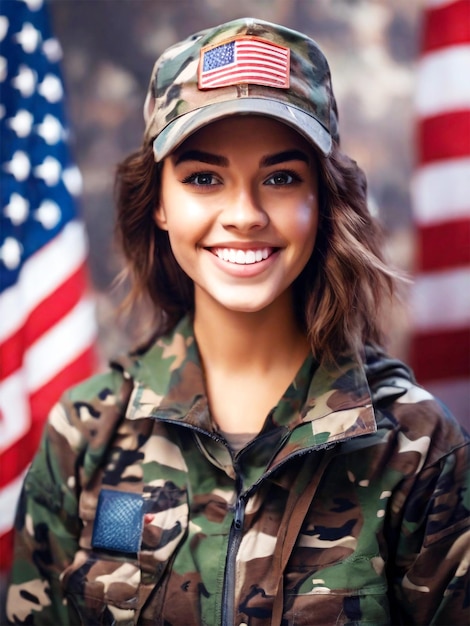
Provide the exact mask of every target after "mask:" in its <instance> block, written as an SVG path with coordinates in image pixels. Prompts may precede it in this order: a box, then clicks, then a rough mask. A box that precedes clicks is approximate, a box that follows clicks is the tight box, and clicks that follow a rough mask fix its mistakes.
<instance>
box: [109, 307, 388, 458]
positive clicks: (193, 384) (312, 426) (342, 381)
mask: <svg viewBox="0 0 470 626" xmlns="http://www.w3.org/2000/svg"><path fill="white" fill-rule="evenodd" d="M119 365H120V366H121V367H122V368H124V371H125V372H127V375H128V376H130V377H132V378H133V379H134V390H133V393H132V395H131V398H130V402H129V407H128V412H127V417H128V419H132V420H136V419H141V418H147V417H153V418H157V419H164V420H170V421H174V422H179V423H184V424H185V425H190V426H193V427H194V428H197V429H199V430H202V431H206V432H213V431H214V426H213V423H212V421H211V418H210V413H209V410H208V404H207V398H206V394H205V389H204V378H203V373H202V368H201V363H200V358H199V353H198V349H197V345H196V342H195V338H194V333H193V327H192V323H191V321H190V320H189V319H188V318H183V319H182V320H181V322H180V323H179V324H178V325H177V326H176V327H175V329H174V330H173V331H172V332H171V333H170V334H168V335H166V336H164V337H161V338H160V339H158V340H157V342H156V343H155V344H154V345H153V346H152V347H151V348H150V349H149V350H148V351H147V352H146V353H144V354H143V355H142V356H139V357H132V358H131V357H128V358H126V359H123V360H120V362H119ZM309 381H310V384H309ZM268 422H270V425H272V426H278V427H281V429H282V430H284V433H285V437H284V439H287V440H288V441H287V443H286V445H285V446H284V448H283V452H282V455H281V456H282V457H283V456H284V455H288V454H291V453H292V452H294V451H298V450H300V449H305V448H310V447H312V446H320V447H323V446H328V445H329V444H331V443H334V442H337V441H341V440H344V439H350V438H352V437H357V436H359V435H365V434H369V433H372V432H375V431H376V421H375V416H374V411H373V407H372V399H371V394H370V390H369V385H368V383H367V378H366V373H365V369H364V366H363V364H362V363H361V362H359V361H355V360H353V359H345V360H344V361H342V362H341V363H340V364H339V365H338V366H337V367H336V368H335V369H334V370H327V369H325V368H323V367H321V366H318V365H317V364H316V363H315V362H314V360H313V358H312V357H309V358H307V360H306V362H305V363H304V364H303V366H302V368H301V369H300V370H299V373H298V374H297V376H296V378H295V380H294V381H293V383H292V384H291V386H290V387H289V389H288V390H287V391H286V393H285V394H284V396H283V397H282V399H281V401H280V402H279V404H278V405H277V407H276V408H275V409H274V410H273V412H272V413H271V415H270V416H269V420H268ZM277 460H281V458H279V459H277Z"/></svg>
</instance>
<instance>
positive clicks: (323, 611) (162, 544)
mask: <svg viewBox="0 0 470 626" xmlns="http://www.w3.org/2000/svg"><path fill="white" fill-rule="evenodd" d="M240 393H243V390H240ZM466 469H467V470H468V444H467V445H466V440H465V435H464V434H463V433H462V432H461V429H460V428H459V426H458V425H457V424H456V422H455V421H454V420H453V419H452V417H451V416H449V415H448V414H447V412H446V410H445V408H443V407H442V406H440V404H439V403H438V402H437V401H436V400H435V399H433V398H432V396H430V395H429V394H428V393H427V392H425V391H424V390H423V389H421V388H420V387H418V386H416V385H415V384H414V383H413V380H412V377H411V375H410V373H409V371H408V370H407V368H406V367H405V366H403V365H402V364H400V363H399V362H397V361H392V360H390V359H387V358H386V357H385V356H384V355H383V354H381V353H380V352H378V351H375V350H372V349H371V350H369V351H368V354H367V360H366V363H365V365H364V364H362V363H357V362H353V361H350V362H349V361H348V362H346V361H345V362H344V363H342V364H341V365H340V366H338V369H337V371H335V372H330V371H326V370H325V369H323V368H322V367H318V366H317V364H316V363H315V362H314V360H313V359H312V358H308V359H307V360H306V362H305V363H304V365H303V366H302V368H301V369H300V371H299V372H298V374H297V376H296V378H295V379H294V381H293V382H292V384H291V385H290V387H289V388H288V389H287V391H286V392H285V394H284V396H283V397H282V398H281V400H280V402H279V404H278V405H277V406H276V407H275V408H274V409H273V411H272V412H271V413H270V414H269V415H268V417H267V418H266V422H265V425H264V428H263V430H262V431H261V433H260V434H259V435H258V436H257V437H256V438H255V439H254V440H253V441H252V442H250V443H249V444H248V445H246V446H245V447H244V448H243V449H242V450H241V451H240V452H239V453H237V454H236V455H232V453H231V452H230V450H229V449H228V447H227V445H226V442H225V441H224V439H223V438H222V437H221V435H219V434H218V433H217V432H216V430H215V429H214V427H213V424H212V421H211V418H210V414H209V410H208V405H207V399H206V396H205V392H204V383H203V375H202V371H201V367H200V362H199V358H198V351H197V347H196V344H195V341H194V336H193V331H192V327H191V324H190V323H189V322H188V321H187V320H183V321H182V322H181V323H180V324H179V326H178V327H177V328H176V329H175V330H174V331H173V333H171V335H169V336H168V337H165V338H161V339H159V340H158V341H157V342H156V344H155V345H154V346H153V347H152V348H151V349H150V350H148V351H147V352H146V353H144V354H142V355H139V356H136V357H126V358H125V359H123V360H121V361H119V362H116V363H114V364H112V367H111V369H110V371H109V372H108V373H105V374H101V375H98V376H96V377H94V378H92V379H91V380H88V381H86V382H85V383H83V384H81V385H79V386H78V387H76V388H73V389H72V390H71V391H70V392H68V393H67V394H66V395H65V397H64V398H63V399H62V401H61V402H60V403H59V404H58V405H57V406H56V407H55V408H54V409H53V411H52V412H51V415H50V418H49V421H48V424H47V426H46V430H45V434H44V438H43V441H42V445H41V448H40V451H39V453H38V455H37V457H36V459H35V460H34V462H33V464H32V466H31V468H30V470H29V473H28V475H27V477H26V480H25V484H24V488H23V493H22V497H21V500H20V504H19V509H18V515H17V520H16V552H15V564H14V567H13V571H12V580H11V584H10V588H9V596H8V603H7V612H8V616H9V619H10V620H11V622H12V623H15V624H35V625H39V624H42V625H48V626H52V625H54V626H58V625H61V626H65V625H66V624H85V625H86V626H92V625H97V624H108V625H111V624H113V625H116V626H117V625H119V626H123V625H130V624H141V625H150V624H152V625H155V624H161V625H166V626H176V625H184V626H191V625H196V624H197V625H199V624H205V625H209V626H218V625H223V626H233V625H237V626H239V625H240V626H241V625H250V626H267V625H272V624H274V625H276V626H280V625H281V624H283V625H285V626H287V625H288V624H295V625H309V626H312V625H315V624H321V625H330V624H331V625H333V624H335V625H341V624H349V625H358V624H374V625H379V624H426V625H430V624H442V625H444V624H445V625H446V626H449V625H456V624H467V623H469V620H468V618H469V612H468V611H469V597H470V596H469V593H468V553H469V541H468V537H469V515H468V513H469V508H470V506H469V490H468V483H467V487H465V484H464V474H465V470H466ZM465 552H466V556H465ZM466 577H467V578H466ZM465 581H466V582H465ZM465 584H466V585H467V588H466V589H465Z"/></svg>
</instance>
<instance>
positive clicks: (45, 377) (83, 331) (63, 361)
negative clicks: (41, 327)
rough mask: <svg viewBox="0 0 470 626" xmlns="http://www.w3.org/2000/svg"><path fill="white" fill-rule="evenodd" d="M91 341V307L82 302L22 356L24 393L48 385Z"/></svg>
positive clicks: (93, 325)
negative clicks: (24, 375) (24, 372)
mask: <svg viewBox="0 0 470 626" xmlns="http://www.w3.org/2000/svg"><path fill="white" fill-rule="evenodd" d="M95 339H96V323H95V307H94V304H93V301H92V300H91V299H87V298H83V299H82V300H80V301H79V302H78V304H77V305H76V306H75V307H74V308H73V309H72V310H71V311H70V313H68V314H67V315H65V316H64V317H63V318H62V319H61V320H60V321H59V322H57V323H56V324H55V325H54V326H53V327H52V328H51V329H50V330H49V331H47V332H46V333H44V334H43V335H42V336H41V337H40V338H39V339H38V340H37V341H36V342H35V343H34V344H33V345H32V346H31V347H30V348H29V350H28V351H27V352H26V353H25V359H24V369H25V371H26V376H27V381H26V383H27V387H28V390H29V391H30V392H34V391H36V390H38V389H39V388H40V387H41V386H42V385H45V384H46V383H47V382H49V381H50V380H51V379H52V378H53V377H54V376H56V375H57V374H58V373H59V372H60V371H61V370H62V369H63V368H64V367H66V366H67V365H68V364H69V363H71V362H72V361H74V360H75V359H76V358H77V357H78V356H79V355H80V354H81V353H82V352H84V351H85V350H86V349H87V348H89V347H90V345H92V344H93V342H94V341H95Z"/></svg>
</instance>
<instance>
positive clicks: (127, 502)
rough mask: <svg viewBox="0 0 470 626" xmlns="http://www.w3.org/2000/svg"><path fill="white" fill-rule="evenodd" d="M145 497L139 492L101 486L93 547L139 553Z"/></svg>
mask: <svg viewBox="0 0 470 626" xmlns="http://www.w3.org/2000/svg"><path fill="white" fill-rule="evenodd" d="M143 516H144V499H143V498H142V496H141V495H140V494H138V493H128V492H123V491H113V490H112V489H102V490H101V492H100V495H99V498H98V507H97V509H96V518H95V524H94V527H93V537H92V541H91V542H92V546H93V547H94V548H100V549H102V550H112V551H114V552H127V553H133V554H135V553H137V552H138V550H139V548H140V541H141V536H142V525H143Z"/></svg>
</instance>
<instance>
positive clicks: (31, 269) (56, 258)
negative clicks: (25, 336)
mask: <svg viewBox="0 0 470 626" xmlns="http://www.w3.org/2000/svg"><path fill="white" fill-rule="evenodd" d="M87 251H88V248H87V243H86V235H85V229H84V226H83V224H82V223H81V222H77V221H73V222H69V223H68V224H67V225H66V226H65V228H64V229H63V230H62V231H61V232H60V233H59V234H58V235H57V237H55V239H53V240H52V241H51V242H50V243H49V244H48V245H46V246H44V248H42V249H41V250H39V251H38V252H37V253H36V254H35V255H34V256H32V257H31V258H30V259H28V260H27V261H26V263H25V264H24V266H23V268H22V269H21V273H20V276H19V279H18V282H17V283H15V285H13V286H12V287H10V288H9V289H6V290H5V291H4V292H3V294H1V295H0V320H1V324H0V341H4V340H5V339H6V338H7V337H8V336H9V335H11V334H13V333H14V332H15V331H16V330H17V329H18V328H20V327H21V326H22V325H23V324H24V322H25V320H26V318H27V317H28V315H29V313H30V312H31V311H32V310H33V309H34V308H35V307H36V306H38V304H40V303H41V302H42V301H43V300H44V299H45V298H47V296H49V295H51V294H52V293H54V291H55V290H56V289H57V288H58V287H59V286H60V285H62V284H63V283H64V282H65V281H66V279H67V278H68V277H69V276H71V275H72V274H73V273H74V272H75V271H76V270H77V269H78V268H79V267H80V265H82V264H83V262H84V261H85V258H86V255H87Z"/></svg>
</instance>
